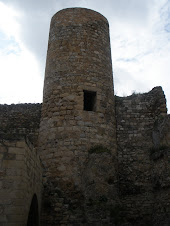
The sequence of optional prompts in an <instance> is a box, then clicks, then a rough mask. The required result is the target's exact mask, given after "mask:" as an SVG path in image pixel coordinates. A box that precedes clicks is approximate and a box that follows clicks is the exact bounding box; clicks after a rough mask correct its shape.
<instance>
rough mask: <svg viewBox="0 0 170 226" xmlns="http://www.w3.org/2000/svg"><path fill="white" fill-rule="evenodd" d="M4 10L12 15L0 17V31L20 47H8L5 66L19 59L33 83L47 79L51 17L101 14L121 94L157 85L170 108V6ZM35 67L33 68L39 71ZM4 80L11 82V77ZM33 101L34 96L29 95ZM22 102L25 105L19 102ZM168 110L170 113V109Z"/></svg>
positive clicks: (40, 1) (15, 4) (45, 4)
mask: <svg viewBox="0 0 170 226" xmlns="http://www.w3.org/2000/svg"><path fill="white" fill-rule="evenodd" d="M3 5H4V7H6V10H10V11H8V12H7V11H6V12H7V13H2V15H1V13H0V19H1V21H9V22H8V23H7V24H9V25H8V26H7V27H6V26H5V25H4V24H3V22H0V29H1V31H3V33H4V34H5V35H6V36H8V39H12V38H13V39H14V41H15V42H16V43H17V44H15V45H14V44H10V46H11V45H12V46H13V47H12V48H11V47H9V44H7V47H8V48H9V49H10V51H13V52H10V53H11V55H10V57H9V55H6V56H5V58H4V60H5V59H6V62H7V61H8V60H10V62H11V63H12V62H14V61H15V60H14V59H12V57H13V58H15V57H16V58H15V59H16V60H18V61H19V62H22V64H23V65H25V66H24V67H29V68H30V71H29V73H27V76H28V77H29V76H30V74H31V75H34V79H35V77H37V78H38V79H39V78H40V74H41V77H43V73H44V68H45V58H46V51H47V42H48V33H49V24H50V19H51V17H52V15H53V14H54V13H56V12H57V11H59V10H61V9H62V8H67V7H86V8H90V9H93V10H96V11H98V12H100V13H102V14H103V15H104V16H105V17H106V18H107V19H108V20H109V23H110V34H111V47H112V59H113V69H114V79H115V89H116V92H117V94H118V95H123V94H130V93H131V92H132V91H134V90H136V91H137V92H138V91H139V92H147V91H149V89H151V88H153V87H154V86H156V85H162V86H163V89H164V90H165V94H166V96H167V99H168V101H169V102H170V91H169V89H168V83H169V81H170V79H169V73H170V65H169V62H168V59H170V28H169V27H170V1H168V0H161V1H160V0H149V1H148V0H142V1H137V0H128V1H127V0H119V1H117V0H106V1H103V0H93V1H91V0H67V1H66V0H50V1H47V0H36V1H35V0H29V1H27V0H22V1H21V0H4V4H3ZM1 6H2V0H0V8H1ZM9 7H10V8H9ZM0 10H1V9H0ZM4 12H5V11H4ZM6 15H8V16H6ZM9 37H10V38H9ZM11 37H12V38H11ZM0 38H1V36H0ZM1 43H2V42H1ZM1 45H2V44H0V48H1ZM8 48H7V49H8ZM17 49H18V50H17ZM19 51H20V52H19ZM25 51H26V52H27V54H26V52H25ZM12 53H13V55H12ZM14 53H15V54H14ZM16 53H17V54H18V55H17V54H16ZM15 55H16V56H15ZM23 56H24V58H23ZM26 56H27V57H28V58H29V62H30V63H29V64H28V62H27V63H26V61H27V60H26V61H25V62H24V60H23V59H27V58H26ZM1 57H2V54H1ZM3 57H4V54H3ZM15 62H16V61H15ZM31 64H32V67H31ZM15 65H16V67H17V66H18V67H19V65H20V64H19V63H17V62H16V63H15ZM33 65H35V69H34V66H33ZM16 67H15V68H16ZM0 70H1V69H0ZM1 71H2V70H1ZM1 71H0V73H1ZM21 71H22V72H21ZM13 72H14V66H13ZM19 73H24V69H23V70H21V69H16V73H15V77H16V79H17V78H18V79H19V80H20V81H21V80H22V76H20V77H17V76H19V75H18V74H19ZM5 74H6V76H7V72H5ZM28 74H29V75H28ZM25 76H26V73H25ZM32 79H33V78H32ZM38 79H37V87H38ZM28 83H29V82H28ZM30 84H31V82H30ZM41 84H42V82H41ZM41 87H42V86H41ZM38 89H39V88H37V93H40V94H42V88H41V90H40V91H38ZM25 90H27V89H25ZM28 90H29V89H28ZM35 90H36V89H35ZM25 95H26V94H25ZM29 95H30V96H31V94H30V93H29ZM37 95H39V94H37ZM18 96H19V94H18ZM18 96H17V97H16V99H17V98H18ZM23 100H24V98H23ZM19 101H21V100H20V99H19ZM24 102H25V101H24ZM168 105H169V109H170V103H168Z"/></svg>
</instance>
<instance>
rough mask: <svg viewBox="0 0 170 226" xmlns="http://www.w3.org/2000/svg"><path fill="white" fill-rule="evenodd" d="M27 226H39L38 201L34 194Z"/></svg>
mask: <svg viewBox="0 0 170 226" xmlns="http://www.w3.org/2000/svg"><path fill="white" fill-rule="evenodd" d="M27 226H39V213H38V200H37V196H36V194H34V196H33V198H32V202H31V206H30V210H29V214H28V221H27Z"/></svg>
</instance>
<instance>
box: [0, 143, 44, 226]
mask: <svg viewBox="0 0 170 226" xmlns="http://www.w3.org/2000/svg"><path fill="white" fill-rule="evenodd" d="M41 180H42V173H41V164H40V160H39V157H38V155H37V153H36V151H35V149H34V148H33V147H32V144H31V143H30V142H29V140H28V139H27V140H25V139H22V140H12V141H10V140H2V139H1V140H0V225H1V226H26V225H27V220H28V214H29V210H30V205H31V201H32V198H33V196H34V194H36V196H37V199H38V208H39V211H40V207H41V189H42V182H41ZM32 225H33V224H32Z"/></svg>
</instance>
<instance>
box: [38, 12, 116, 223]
mask: <svg viewBox="0 0 170 226" xmlns="http://www.w3.org/2000/svg"><path fill="white" fill-rule="evenodd" d="M39 146H40V148H39V154H40V157H41V160H42V163H43V168H44V176H43V178H44V181H43V182H44V193H43V210H42V212H43V214H42V222H43V225H58V224H59V225H60V224H64V223H65V224H67V223H72V224H75V223H85V224H86V223H93V225H94V224H95V223H98V222H101V221H103V222H110V221H111V216H110V215H109V214H110V212H109V211H108V209H109V208H111V207H112V206H114V205H115V202H116V200H115V196H116V173H115V167H116V164H115V162H116V129H115V107H114V91H113V77H112V63H111V50H110V40H109V25H108V21H107V20H106V18H105V17H103V16H102V15H101V14H99V13H97V12H95V11H92V10H89V9H85V8H69V9H64V10H61V11H59V12H58V13H56V14H55V15H54V16H53V18H52V20H51V27H50V34H49V44H48V53H47V62H46V71H45V82H44V97H43V107H42V118H41V124H40V133H39Z"/></svg>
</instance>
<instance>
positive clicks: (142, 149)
mask: <svg viewBox="0 0 170 226" xmlns="http://www.w3.org/2000/svg"><path fill="white" fill-rule="evenodd" d="M166 112H167V109H166V100H165V96H164V93H163V91H162V88H161V87H155V88H154V89H152V90H151V91H150V92H149V93H144V94H133V95H131V96H129V97H116V120H117V144H118V173H119V179H118V180H119V195H120V200H121V203H122V206H123V208H124V210H123V215H124V217H125V218H126V220H127V221H128V223H129V225H148V224H151V223H152V220H153V217H152V214H153V206H154V193H153V183H152V167H153V164H152V163H151V158H150V155H151V154H150V152H151V150H152V149H153V147H154V143H153V130H154V126H155V121H156V120H158V118H159V117H164V116H166V114H167V113H166Z"/></svg>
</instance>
